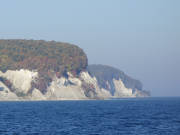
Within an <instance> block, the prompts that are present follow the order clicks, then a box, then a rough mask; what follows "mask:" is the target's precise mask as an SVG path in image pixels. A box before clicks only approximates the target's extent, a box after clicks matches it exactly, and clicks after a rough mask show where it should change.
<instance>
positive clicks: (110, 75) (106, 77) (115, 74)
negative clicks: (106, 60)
mask: <svg viewBox="0 0 180 135" xmlns="http://www.w3.org/2000/svg"><path fill="white" fill-rule="evenodd" d="M87 70H88V72H89V73H90V75H91V76H92V77H95V78H97V81H98V84H99V86H100V88H104V89H106V90H109V91H110V92H111V94H112V95H114V94H115V92H116V89H117V88H116V85H115V84H116V83H115V81H119V80H121V81H122V83H123V84H124V86H125V88H127V89H132V92H133V93H135V92H136V91H137V90H138V91H140V92H142V94H144V95H147V96H148V95H149V93H148V92H146V91H143V86H142V83H141V82H140V81H139V80H136V79H133V78H131V77H130V76H128V75H126V74H125V73H124V72H123V71H120V70H119V69H116V68H113V67H110V66H106V65H89V66H88V68H87ZM120 83H121V82H120Z"/></svg>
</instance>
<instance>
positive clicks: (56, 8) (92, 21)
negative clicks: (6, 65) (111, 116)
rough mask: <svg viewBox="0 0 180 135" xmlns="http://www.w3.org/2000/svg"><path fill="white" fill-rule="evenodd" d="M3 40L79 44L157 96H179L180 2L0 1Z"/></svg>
mask: <svg viewBox="0 0 180 135" xmlns="http://www.w3.org/2000/svg"><path fill="white" fill-rule="evenodd" d="M0 2H1V4H0V38H1V39H7V38H18V39H44V40H56V41H63V42H69V43H73V44H76V45H78V46H80V47H81V48H83V49H84V51H85V52H86V53H87V55H88V58H89V64H106V65H111V66H114V67H117V68H119V69H121V70H123V71H124V72H126V73H127V74H129V75H130V76H132V77H134V78H137V79H139V80H141V81H142V82H143V84H144V88H145V89H147V90H150V91H151V92H152V95H153V96H180V8H179V7H180V1H179V0H29V1H25V0H13V1H12V0H0Z"/></svg>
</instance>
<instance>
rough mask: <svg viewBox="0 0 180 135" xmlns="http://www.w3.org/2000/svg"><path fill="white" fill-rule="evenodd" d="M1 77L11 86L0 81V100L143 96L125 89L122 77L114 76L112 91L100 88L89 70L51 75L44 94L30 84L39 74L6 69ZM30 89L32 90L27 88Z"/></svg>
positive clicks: (0, 74)
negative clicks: (61, 75)
mask: <svg viewBox="0 0 180 135" xmlns="http://www.w3.org/2000/svg"><path fill="white" fill-rule="evenodd" d="M0 77H3V78H6V79H8V80H9V81H10V83H11V87H10V88H8V87H7V86H6V84H4V83H3V82H1V81H0V100H87V99H107V98H120V97H137V96H139V97H145V96H147V94H144V95H143V93H142V92H141V91H140V90H136V91H135V92H133V90H132V89H131V88H126V87H125V85H124V83H123V82H122V80H116V79H113V83H114V86H115V92H114V94H111V92H110V91H109V90H108V89H105V88H101V87H100V85H99V84H98V81H97V79H96V78H95V77H92V76H91V75H90V74H89V73H88V72H81V73H80V74H79V76H78V77H74V76H73V75H72V74H71V73H69V72H68V73H67V76H66V77H60V78H58V77H57V76H56V75H55V76H54V78H53V80H52V82H51V84H50V85H49V86H48V88H47V91H46V93H42V92H41V91H40V90H38V89H36V88H34V89H33V90H31V87H32V86H31V84H32V82H33V81H36V78H37V77H38V73H37V72H34V71H29V70H24V69H21V70H16V71H11V70H8V71H7V72H5V73H2V72H0ZM29 90H31V91H29Z"/></svg>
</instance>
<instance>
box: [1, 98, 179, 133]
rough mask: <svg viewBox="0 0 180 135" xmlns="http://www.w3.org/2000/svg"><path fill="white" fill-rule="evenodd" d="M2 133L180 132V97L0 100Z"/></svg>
mask: <svg viewBox="0 0 180 135" xmlns="http://www.w3.org/2000/svg"><path fill="white" fill-rule="evenodd" d="M0 135H180V97H166V98H165V97H164V98H162V97H161V98H157V97H156V98H133V99H132V98H131V99H126V98H124V99H112V100H83V101H41V102H27V101H26V102H0Z"/></svg>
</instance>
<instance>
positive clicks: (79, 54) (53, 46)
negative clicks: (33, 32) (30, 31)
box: [0, 40, 88, 91]
mask: <svg viewBox="0 0 180 135" xmlns="http://www.w3.org/2000/svg"><path fill="white" fill-rule="evenodd" d="M87 64H88V61H87V56H86V54H85V53H84V52H83V50H82V49H81V48H79V47H77V46H75V45H72V44H69V43H61V42H55V41H43V40H0V71H3V72H5V71H7V70H20V69H28V70H35V71H37V72H38V73H39V80H38V83H37V84H34V85H35V87H37V88H38V89H40V90H42V91H43V90H44V89H45V88H46V87H47V85H48V83H49V82H51V80H52V77H53V76H54V74H56V75H57V76H58V77H60V76H62V75H65V74H66V73H67V72H71V73H73V75H75V76H76V75H78V73H80V72H81V71H82V70H85V69H86V67H87Z"/></svg>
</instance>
